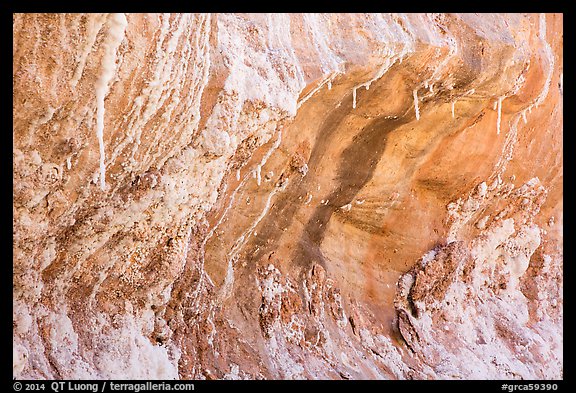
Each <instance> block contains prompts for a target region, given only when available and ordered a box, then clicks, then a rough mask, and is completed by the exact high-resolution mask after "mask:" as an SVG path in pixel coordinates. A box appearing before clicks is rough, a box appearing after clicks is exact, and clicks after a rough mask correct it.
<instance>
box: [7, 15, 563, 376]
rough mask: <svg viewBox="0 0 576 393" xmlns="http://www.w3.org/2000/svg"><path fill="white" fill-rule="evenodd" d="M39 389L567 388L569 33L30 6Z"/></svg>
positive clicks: (518, 19)
mask: <svg viewBox="0 0 576 393" xmlns="http://www.w3.org/2000/svg"><path fill="white" fill-rule="evenodd" d="M13 39H14V40H13V124H14V125H13V162H14V164H13V165H14V166H13V176H14V189H13V212H14V221H13V231H14V246H13V252H14V256H13V266H14V278H13V284H14V290H13V294H14V299H13V310H14V311H13V326H14V333H13V341H14V350H13V351H14V352H13V354H14V358H13V360H14V363H13V375H14V377H15V378H40V379H43V378H47V379H56V378H66V379H77V378H106V379H122V378H167V379H171V378H182V379H190V378H191V379H240V378H242V379H263V378H264V379H277V378H282V379H292V378H304V379H318V378H322V379H341V378H344V379H373V378H374V379H376V378H378V379H437V378H442V379H468V378H474V379H492V378H498V379H520V378H529V379H550V378H562V369H563V353H562V334H563V332H562V318H563V312H562V286H563V277H562V264H563V257H562V241H563V239H562V225H563V215H562V211H563V193H562V185H563V175H562V159H563V146H562V127H563V119H562V111H563V106H562V95H563V91H562V73H563V58H562V45H563V26H562V16H561V15H555V14H540V15H539V14H463V15H452V14H408V15H406V14H403V15H400V14H385V15H376V14H368V15H363V14H302V15H297V14H290V15H284V14H212V15H208V14H199V15H192V14H175V15H167V14H162V15H159V14H88V15H83V14H15V15H14V16H13Z"/></svg>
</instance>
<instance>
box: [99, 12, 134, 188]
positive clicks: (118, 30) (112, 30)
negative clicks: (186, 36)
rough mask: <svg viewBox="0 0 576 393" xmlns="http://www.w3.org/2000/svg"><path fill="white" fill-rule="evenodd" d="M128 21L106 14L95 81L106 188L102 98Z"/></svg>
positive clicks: (106, 91) (103, 182)
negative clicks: (105, 33)
mask: <svg viewBox="0 0 576 393" xmlns="http://www.w3.org/2000/svg"><path fill="white" fill-rule="evenodd" d="M127 25H128V21H127V20H126V16H125V15H124V14H110V15H109V16H108V35H107V36H106V40H105V41H104V43H103V47H104V55H103V57H102V62H101V63H100V67H101V73H100V77H99V78H98V80H97V81H96V86H95V92H96V136H97V138H98V145H99V147H100V188H101V189H102V190H104V189H105V188H106V165H105V162H104V159H105V152H104V99H105V98H106V94H108V90H109V83H110V81H111V80H112V78H113V77H114V73H115V71H116V51H117V50H118V47H119V46H120V44H121V43H122V40H123V39H124V31H125V29H126V26H127Z"/></svg>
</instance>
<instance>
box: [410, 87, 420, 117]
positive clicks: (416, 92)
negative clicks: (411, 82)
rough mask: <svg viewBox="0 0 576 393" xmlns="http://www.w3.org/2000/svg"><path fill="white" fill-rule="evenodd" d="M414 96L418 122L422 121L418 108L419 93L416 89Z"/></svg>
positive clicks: (413, 92)
mask: <svg viewBox="0 0 576 393" xmlns="http://www.w3.org/2000/svg"><path fill="white" fill-rule="evenodd" d="M412 95H413V96H414V111H416V120H420V109H419V108H418V91H417V90H416V89H415V90H413V91H412Z"/></svg>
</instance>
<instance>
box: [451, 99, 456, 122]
mask: <svg viewBox="0 0 576 393" xmlns="http://www.w3.org/2000/svg"><path fill="white" fill-rule="evenodd" d="M455 103H456V101H452V104H451V105H450V108H451V111H452V118H454V104H455Z"/></svg>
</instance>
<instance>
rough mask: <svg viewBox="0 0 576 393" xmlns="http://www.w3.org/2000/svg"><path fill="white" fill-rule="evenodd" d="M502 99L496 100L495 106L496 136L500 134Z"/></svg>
mask: <svg viewBox="0 0 576 393" xmlns="http://www.w3.org/2000/svg"><path fill="white" fill-rule="evenodd" d="M502 99H503V97H500V98H498V101H497V106H498V109H497V110H498V118H497V119H496V134H498V135H499V134H500V122H501V120H502Z"/></svg>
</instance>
